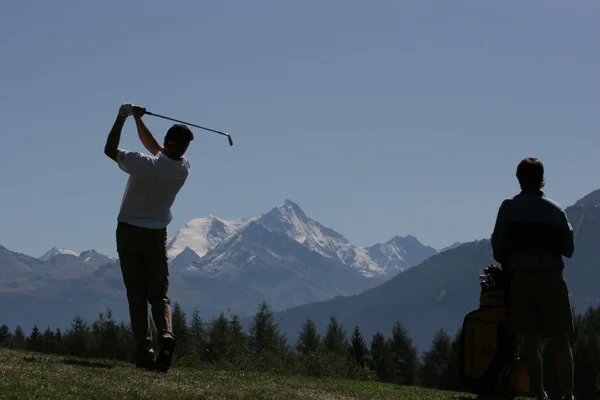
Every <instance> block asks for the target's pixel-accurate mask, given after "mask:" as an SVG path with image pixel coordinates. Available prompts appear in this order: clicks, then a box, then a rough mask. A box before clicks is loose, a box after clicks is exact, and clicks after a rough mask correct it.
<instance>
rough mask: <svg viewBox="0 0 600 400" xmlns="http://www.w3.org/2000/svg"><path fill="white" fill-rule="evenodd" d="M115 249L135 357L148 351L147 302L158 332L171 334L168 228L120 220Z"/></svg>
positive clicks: (169, 335) (149, 346)
mask: <svg viewBox="0 0 600 400" xmlns="http://www.w3.org/2000/svg"><path fill="white" fill-rule="evenodd" d="M116 237H117V252H118V254H119V259H120V262H121V272H122V274H123V283H124V284H125V289H126V292H127V300H128V302H129V316H130V318H131V330H132V332H133V338H134V340H135V342H136V344H137V348H138V357H145V356H146V355H148V354H151V353H150V352H151V349H152V331H151V329H150V318H149V314H148V303H150V306H151V308H152V318H153V320H154V324H155V325H156V329H157V331H158V336H159V338H160V339H162V338H164V337H171V338H172V337H173V336H174V335H173V329H172V324H171V323H172V321H171V306H170V300H169V297H168V296H167V291H168V288H169V265H168V258H167V230H166V229H147V228H139V227H136V226H132V225H128V224H125V223H122V222H119V224H118V225H117V232H116Z"/></svg>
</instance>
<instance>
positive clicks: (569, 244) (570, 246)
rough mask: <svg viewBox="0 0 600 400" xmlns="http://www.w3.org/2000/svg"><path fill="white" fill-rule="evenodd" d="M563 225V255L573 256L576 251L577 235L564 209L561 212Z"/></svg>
mask: <svg viewBox="0 0 600 400" xmlns="http://www.w3.org/2000/svg"><path fill="white" fill-rule="evenodd" d="M561 227H562V238H561V239H562V251H561V253H562V255H563V256H565V257H567V258H571V257H572V256H573V253H574V252H575V237H574V232H573V227H572V226H571V223H570V222H569V219H568V217H567V214H566V213H565V212H564V210H563V211H562V213H561Z"/></svg>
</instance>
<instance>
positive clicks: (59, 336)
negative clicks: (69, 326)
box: [54, 328, 65, 354]
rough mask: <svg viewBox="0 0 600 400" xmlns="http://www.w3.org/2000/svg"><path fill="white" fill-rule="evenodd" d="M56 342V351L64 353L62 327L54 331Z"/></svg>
mask: <svg viewBox="0 0 600 400" xmlns="http://www.w3.org/2000/svg"><path fill="white" fill-rule="evenodd" d="M54 343H55V345H56V348H55V352H56V353H57V354H63V353H64V351H65V346H64V344H63V334H62V330H61V329H60V328H56V332H55V333H54Z"/></svg>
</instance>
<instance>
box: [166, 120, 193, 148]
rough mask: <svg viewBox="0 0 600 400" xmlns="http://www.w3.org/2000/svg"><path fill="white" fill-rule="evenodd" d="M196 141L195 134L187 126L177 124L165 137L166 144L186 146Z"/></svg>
mask: <svg viewBox="0 0 600 400" xmlns="http://www.w3.org/2000/svg"><path fill="white" fill-rule="evenodd" d="M192 140H194V134H193V133H192V131H191V130H190V128H188V127H187V126H186V125H183V124H175V125H173V126H172V127H170V128H169V130H168V131H167V134H166V135H165V143H168V144H179V145H185V144H188V143H189V142H191V141H192Z"/></svg>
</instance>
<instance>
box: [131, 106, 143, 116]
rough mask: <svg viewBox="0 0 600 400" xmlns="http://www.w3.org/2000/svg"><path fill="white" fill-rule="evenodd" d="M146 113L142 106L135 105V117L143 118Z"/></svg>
mask: <svg viewBox="0 0 600 400" xmlns="http://www.w3.org/2000/svg"><path fill="white" fill-rule="evenodd" d="M145 113H146V109H145V108H144V107H142V106H136V105H134V106H133V117H134V118H142V117H143V116H144V114H145Z"/></svg>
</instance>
